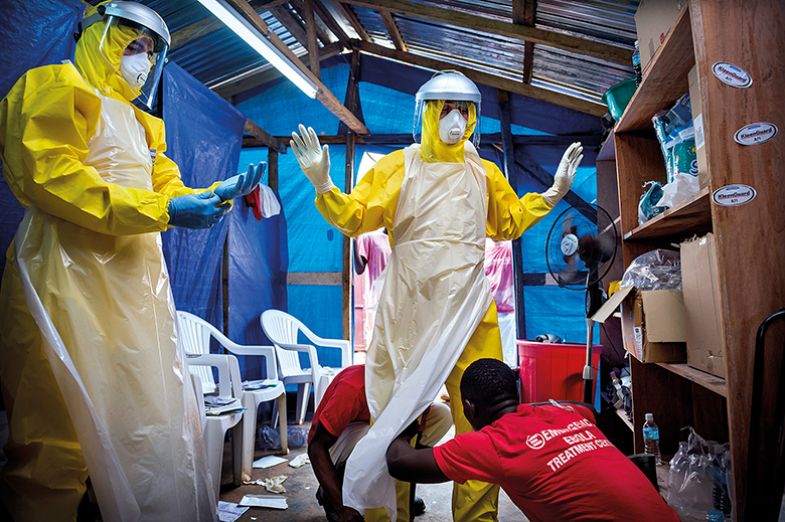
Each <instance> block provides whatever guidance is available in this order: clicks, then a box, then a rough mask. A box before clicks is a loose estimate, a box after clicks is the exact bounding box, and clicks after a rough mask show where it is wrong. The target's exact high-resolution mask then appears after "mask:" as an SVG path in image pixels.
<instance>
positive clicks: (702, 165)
mask: <svg viewBox="0 0 785 522" xmlns="http://www.w3.org/2000/svg"><path fill="white" fill-rule="evenodd" d="M687 79H688V80H689V84H690V107H692V124H693V126H694V127H695V155H696V156H697V161H698V182H699V184H700V188H705V187H708V186H709V170H708V168H707V167H706V146H705V145H706V143H705V141H706V138H705V135H704V131H703V112H702V111H703V97H702V96H701V90H700V82H699V77H698V66H697V65H694V66H693V67H692V69H690V72H689V74H688V75H687Z"/></svg>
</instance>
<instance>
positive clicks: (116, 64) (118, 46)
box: [75, 7, 141, 102]
mask: <svg viewBox="0 0 785 522" xmlns="http://www.w3.org/2000/svg"><path fill="white" fill-rule="evenodd" d="M93 13H95V7H93V8H90V9H88V11H87V13H86V14H85V18H87V17H88V16H90V15H92V14H93ZM105 31H106V22H97V23H94V24H92V25H91V26H89V27H87V28H86V29H85V30H84V31H83V32H82V35H81V36H80V37H79V40H78V41H77V42H76V57H75V62H76V63H75V65H76V68H77V69H79V72H80V73H81V75H82V77H84V79H85V80H87V83H89V84H90V85H92V86H93V87H95V88H96V89H98V90H99V91H101V94H104V95H106V96H112V97H113V98H117V99H119V100H125V101H129V102H130V101H132V100H134V99H136V98H137V97H138V96H139V94H140V93H141V90H140V89H135V88H133V87H131V86H130V85H129V84H128V82H126V81H125V80H124V79H123V77H122V75H121V74H120V60H121V59H122V57H123V51H124V50H125V48H126V47H127V46H128V44H130V43H131V42H133V41H134V40H136V39H137V38H139V36H140V35H141V33H140V31H138V30H136V29H132V28H130V27H124V26H122V25H118V24H115V25H112V26H111V27H109V33H108V34H107V37H106V40H105V41H104V46H103V49H102V48H101V38H102V37H103V35H104V32H105Z"/></svg>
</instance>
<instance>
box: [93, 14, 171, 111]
mask: <svg viewBox="0 0 785 522" xmlns="http://www.w3.org/2000/svg"><path fill="white" fill-rule="evenodd" d="M105 21H106V28H105V29H104V32H103V36H102V37H101V43H100V45H99V50H100V52H101V55H102V56H103V57H104V59H106V60H107V61H108V62H109V63H110V65H112V66H113V67H116V66H117V65H116V62H117V58H118V56H119V71H120V75H121V76H122V78H123V80H124V81H125V82H126V83H127V84H128V86H129V87H130V88H131V90H132V91H134V92H135V93H138V96H137V98H136V101H138V102H140V103H141V104H143V105H145V106H146V107H147V108H148V109H152V107H153V102H154V100H155V95H156V92H157V91H158V84H159V82H160V81H161V75H162V74H163V68H164V65H165V63H166V54H167V52H168V50H169V45H168V44H167V43H166V41H165V40H164V39H163V38H161V37H160V36H159V35H157V34H155V33H154V32H153V31H151V30H149V29H147V28H146V27H144V26H142V25H140V24H137V23H134V22H131V21H128V20H124V19H122V18H119V17H115V16H110V17H108V18H106V20H105Z"/></svg>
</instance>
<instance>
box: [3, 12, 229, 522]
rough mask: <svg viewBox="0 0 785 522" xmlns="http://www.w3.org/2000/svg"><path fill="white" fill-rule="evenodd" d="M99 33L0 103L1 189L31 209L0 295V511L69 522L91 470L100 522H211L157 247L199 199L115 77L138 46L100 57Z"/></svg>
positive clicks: (121, 32)
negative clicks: (0, 493) (1, 464)
mask: <svg viewBox="0 0 785 522" xmlns="http://www.w3.org/2000/svg"><path fill="white" fill-rule="evenodd" d="M105 30H106V25H105V23H104V22H99V23H95V24H93V25H91V26H89V27H87V28H86V29H85V31H84V33H83V34H82V35H81V37H80V38H79V40H78V42H77V50H76V62H75V63H76V66H74V65H72V64H70V63H67V64H61V65H49V66H44V67H39V68H36V69H32V70H30V71H28V72H27V73H26V74H25V75H24V76H23V77H22V78H20V79H19V80H18V81H17V83H16V84H15V85H14V87H13V88H12V89H11V91H10V92H9V94H8V95H7V96H6V97H5V98H4V99H3V100H2V102H1V103H0V151H2V162H3V175H4V177H5V179H6V181H7V183H8V185H9V187H10V188H11V190H12V191H13V193H14V195H15V196H16V197H17V199H19V201H20V202H21V203H22V204H23V205H24V206H25V207H26V213H25V218H24V220H23V222H22V224H21V225H20V228H19V230H18V232H17V235H16V238H15V242H14V244H13V245H12V246H11V248H10V249H9V251H8V255H7V262H6V268H5V272H4V274H3V282H2V292H1V293H0V330H1V331H2V332H3V335H2V341H0V378H1V379H2V392H3V399H4V402H5V405H6V407H7V408H8V413H9V427H10V438H9V441H8V444H7V446H6V453H7V455H8V459H9V460H8V464H7V465H6V467H5V469H4V470H3V482H4V486H5V487H4V488H3V489H4V490H5V493H6V495H5V498H4V500H5V503H6V506H7V508H8V511H9V512H10V513H11V515H12V516H13V517H14V520H16V521H17V522H33V521H35V522H38V521H42V520H47V521H73V520H75V519H76V512H77V506H78V505H79V502H80V501H81V499H82V497H83V494H84V492H85V481H86V478H87V466H86V464H85V461H87V463H88V464H89V465H90V476H91V478H92V482H93V486H94V488H95V490H96V493H97V494H98V498H99V502H101V510H102V515H103V518H104V519H105V520H149V521H158V520H172V521H209V520H214V519H215V498H214V494H213V489H212V486H211V483H210V479H209V474H208V472H207V465H206V455H205V450H204V447H203V442H202V436H201V426H200V416H199V412H198V411H197V406H196V401H195V397H194V395H193V390H192V388H191V386H190V378H189V373H188V370H187V368H186V367H185V364H184V361H183V357H182V354H181V353H179V352H178V349H177V340H176V332H175V310H174V304H173V301H172V295H171V290H170V287H169V279H168V274H167V270H166V265H165V263H164V259H163V253H162V250H161V238H160V234H159V232H161V231H163V230H166V229H167V226H168V223H169V214H168V212H167V208H168V203H169V199H170V198H173V197H176V196H180V195H183V194H190V193H193V192H194V191H193V190H192V189H190V188H187V187H185V186H184V185H183V183H182V181H181V180H180V174H179V170H178V168H177V165H176V164H175V163H174V162H172V161H171V160H170V159H168V158H167V157H166V155H165V154H164V151H165V149H166V143H165V137H164V128H163V122H162V121H161V120H159V119H158V118H155V117H152V116H150V115H148V114H146V113H144V112H142V111H139V110H138V109H136V108H135V107H133V106H132V105H131V103H130V100H132V99H133V98H135V97H136V96H137V95H138V94H139V92H138V91H137V90H135V89H133V88H131V87H130V86H129V85H128V84H127V83H125V82H124V80H123V79H122V78H121V77H120V75H119V72H118V71H119V63H120V59H121V56H122V54H123V50H124V49H125V48H126V46H127V45H128V44H129V43H130V42H131V41H133V40H134V39H135V38H137V37H138V36H139V33H138V32H137V31H136V30H135V29H132V28H129V27H125V26H121V25H116V26H113V27H110V28H109V31H108V34H106V36H108V39H105V40H104V43H103V49H100V48H99V47H100V46H99V42H100V41H101V39H102V38H104V37H105V33H106V31H105ZM104 501H105V502H104Z"/></svg>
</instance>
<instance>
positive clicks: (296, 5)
mask: <svg viewBox="0 0 785 522" xmlns="http://www.w3.org/2000/svg"><path fill="white" fill-rule="evenodd" d="M312 2H313V0H312ZM289 4H290V5H291V6H292V9H294V12H295V13H297V14H298V15H299V16H300V18H302V19H303V21H304V22H305V25H306V26H307V25H310V24H309V23H308V20H307V18H306V13H305V11H306V7H305V3H304V1H303V0H290V2H289ZM308 12H309V13H310V15H307V16H313V17H314V22H315V23H314V25H313V27H314V30H315V31H316V37H317V38H318V39H319V41H321V42H322V45H327V44H329V43H330V37H329V35H328V34H327V31H325V30H324V27H322V26H321V25H319V22H318V21H317V20H316V17H315V13H316V7H315V5H312V6H310V8H309V9H308ZM317 49H318V47H317Z"/></svg>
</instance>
